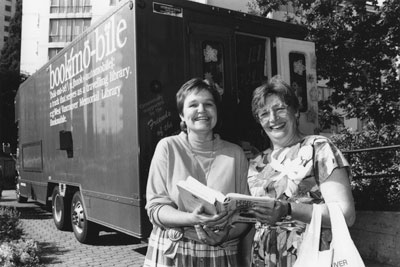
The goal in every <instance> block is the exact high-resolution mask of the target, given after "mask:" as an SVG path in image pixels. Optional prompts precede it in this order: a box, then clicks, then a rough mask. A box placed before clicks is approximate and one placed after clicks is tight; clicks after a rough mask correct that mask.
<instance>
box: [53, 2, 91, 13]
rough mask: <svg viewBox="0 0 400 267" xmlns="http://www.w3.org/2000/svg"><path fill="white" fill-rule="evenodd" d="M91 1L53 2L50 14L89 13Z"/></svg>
mask: <svg viewBox="0 0 400 267" xmlns="http://www.w3.org/2000/svg"><path fill="white" fill-rule="evenodd" d="M91 11H92V5H91V3H90V0H51V3H50V13H89V12H91Z"/></svg>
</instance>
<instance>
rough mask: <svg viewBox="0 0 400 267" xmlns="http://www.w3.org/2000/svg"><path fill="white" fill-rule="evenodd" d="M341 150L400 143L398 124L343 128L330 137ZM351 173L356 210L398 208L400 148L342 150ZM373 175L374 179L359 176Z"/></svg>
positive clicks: (399, 199)
mask: <svg viewBox="0 0 400 267" xmlns="http://www.w3.org/2000/svg"><path fill="white" fill-rule="evenodd" d="M331 139H332V141H333V142H334V143H335V144H336V145H337V146H338V147H339V148H340V150H342V151H343V152H345V151H349V150H357V149H364V148H375V147H383V146H393V145H399V144H400V126H394V125H388V126H385V127H382V128H381V129H376V127H375V126H374V125H373V124H369V125H367V127H365V129H364V130H363V131H362V132H352V131H350V130H349V129H345V130H343V131H342V132H341V133H340V134H338V135H334V136H332V138H331ZM344 154H345V156H346V157H347V158H348V160H349V162H350V164H351V168H352V175H353V177H354V178H355V179H353V181H352V187H353V195H354V199H355V202H356V208H357V209H358V210H381V211H400V149H386V150H373V151H365V152H357V153H344ZM370 175H375V176H377V177H375V178H372V177H371V178H360V177H363V176H370Z"/></svg>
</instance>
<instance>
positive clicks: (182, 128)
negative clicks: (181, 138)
mask: <svg viewBox="0 0 400 267" xmlns="http://www.w3.org/2000/svg"><path fill="white" fill-rule="evenodd" d="M179 126H180V127H181V131H183V132H185V133H187V126H186V122H185V121H181V122H180V123H179Z"/></svg>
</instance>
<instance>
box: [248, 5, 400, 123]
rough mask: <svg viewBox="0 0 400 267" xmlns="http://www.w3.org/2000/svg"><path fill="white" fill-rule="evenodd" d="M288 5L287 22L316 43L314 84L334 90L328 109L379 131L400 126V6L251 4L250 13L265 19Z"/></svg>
mask: <svg viewBox="0 0 400 267" xmlns="http://www.w3.org/2000/svg"><path fill="white" fill-rule="evenodd" d="M288 3H290V4H291V5H292V6H294V7H295V13H294V14H292V15H290V14H288V16H287V20H288V21H290V22H294V23H300V24H303V25H304V26H305V27H307V29H308V36H307V39H308V40H310V41H313V42H315V45H316V55H317V62H318V64H317V74H318V79H324V80H328V81H329V82H328V83H327V86H328V87H330V88H332V89H334V93H333V94H332V96H331V98H330V99H329V102H330V104H331V105H333V106H334V107H340V108H343V110H344V112H345V117H346V118H354V117H357V118H360V119H364V120H367V121H370V122H372V123H374V124H375V125H376V126H377V127H378V129H379V128H382V127H384V126H385V125H387V124H396V123H399V122H400V120H399V118H400V81H399V73H398V66H397V64H398V63H397V62H396V60H398V58H399V57H398V56H399V48H400V1H397V0H387V1H385V2H383V3H382V6H379V5H378V1H377V0H373V1H368V3H370V5H367V1H366V0H353V1H345V0H317V1H310V0H292V1H287V0H252V2H251V4H250V7H253V9H254V10H253V12H259V13H260V14H261V15H266V14H268V13H269V12H271V11H276V10H278V9H279V7H280V6H281V5H287V4H288ZM295 16H297V18H300V19H297V20H296V19H294V17H295ZM325 107H327V106H326V105H325ZM322 108H323V107H322ZM322 112H327V110H322Z"/></svg>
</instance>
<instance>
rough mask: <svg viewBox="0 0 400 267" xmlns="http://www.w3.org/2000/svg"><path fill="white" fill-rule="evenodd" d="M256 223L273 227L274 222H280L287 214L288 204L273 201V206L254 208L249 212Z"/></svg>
mask: <svg viewBox="0 0 400 267" xmlns="http://www.w3.org/2000/svg"><path fill="white" fill-rule="evenodd" d="M249 213H250V214H253V215H254V216H255V217H256V218H257V221H259V222H261V223H265V224H269V225H275V223H276V222H278V221H280V220H281V219H282V218H283V217H284V216H286V215H287V213H288V203H287V202H284V201H278V200H275V203H274V206H273V207H270V206H256V207H253V208H252V209H251V210H250V211H249Z"/></svg>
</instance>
